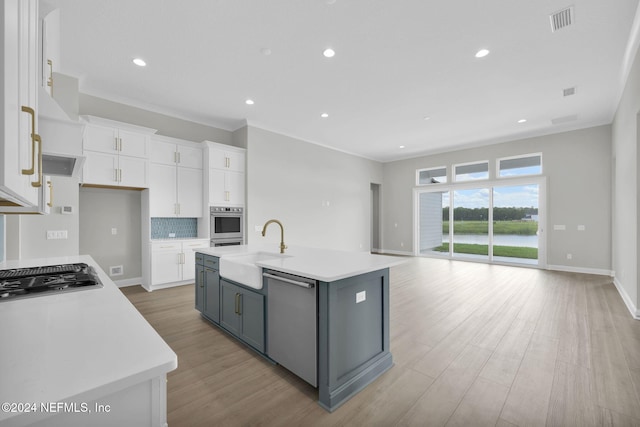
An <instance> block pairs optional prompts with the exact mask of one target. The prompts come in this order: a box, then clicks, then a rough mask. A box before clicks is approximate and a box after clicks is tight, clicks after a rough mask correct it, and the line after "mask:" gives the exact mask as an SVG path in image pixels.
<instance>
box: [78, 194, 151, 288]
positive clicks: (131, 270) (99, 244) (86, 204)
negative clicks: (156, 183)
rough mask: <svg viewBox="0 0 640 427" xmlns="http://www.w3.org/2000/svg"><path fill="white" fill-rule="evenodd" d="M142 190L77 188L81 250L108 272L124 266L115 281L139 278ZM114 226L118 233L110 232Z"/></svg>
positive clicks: (140, 266)
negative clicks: (78, 193)
mask: <svg viewBox="0 0 640 427" xmlns="http://www.w3.org/2000/svg"><path fill="white" fill-rule="evenodd" d="M141 195H142V192H141V191H136V190H111V189H105V188H90V187H82V188H81V189H80V209H79V210H80V252H81V253H83V254H90V255H91V256H92V257H93V259H95V260H96V262H97V263H98V265H100V267H101V268H102V269H103V270H104V271H105V272H106V273H107V274H109V267H112V266H118V265H122V266H123V273H124V274H123V275H121V276H113V277H112V279H113V280H115V281H119V280H128V279H137V278H140V277H142V247H141V244H142V239H141V238H140V223H141V214H140V209H141ZM112 228H115V229H116V230H117V234H115V235H114V234H112V233H111V229H112Z"/></svg>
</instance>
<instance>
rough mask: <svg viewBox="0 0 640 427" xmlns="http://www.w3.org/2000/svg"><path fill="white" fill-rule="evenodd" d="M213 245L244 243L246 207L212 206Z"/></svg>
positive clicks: (210, 209) (211, 227) (210, 210)
mask: <svg viewBox="0 0 640 427" xmlns="http://www.w3.org/2000/svg"><path fill="white" fill-rule="evenodd" d="M209 212H210V216H211V218H210V224H209V225H210V230H211V246H228V245H242V244H243V243H244V208H237V207H236V208H231V207H226V206H211V207H210V208H209Z"/></svg>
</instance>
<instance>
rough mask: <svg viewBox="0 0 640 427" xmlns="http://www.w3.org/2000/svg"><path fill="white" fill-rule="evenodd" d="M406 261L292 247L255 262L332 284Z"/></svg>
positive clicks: (251, 248)
mask: <svg viewBox="0 0 640 427" xmlns="http://www.w3.org/2000/svg"><path fill="white" fill-rule="evenodd" d="M196 252H200V253H204V254H208V255H213V256H216V257H220V258H223V257H225V256H233V255H240V254H249V253H254V252H273V253H279V249H278V247H277V245H262V244H261V245H240V246H222V247H212V248H201V249H196ZM405 261H406V259H405V258H402V257H395V256H387V255H374V254H371V253H369V252H349V251H340V250H333V249H319V248H306V247H300V246H291V247H289V248H287V249H286V250H285V253H284V256H283V257H278V258H275V259H269V260H264V261H258V262H256V265H257V266H259V267H262V268H270V269H273V270H277V271H281V272H283V273H290V274H295V275H297V276H302V277H308V278H310V279H315V280H320V281H323V282H334V281H336V280H340V279H346V278H348V277H353V276H357V275H359V274H363V273H368V272H370V271H377V270H381V269H383V268H389V267H393V266H396V265H399V264H402V263H404V262H405Z"/></svg>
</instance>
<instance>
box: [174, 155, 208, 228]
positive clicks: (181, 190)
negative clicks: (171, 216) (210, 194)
mask: <svg viewBox="0 0 640 427" xmlns="http://www.w3.org/2000/svg"><path fill="white" fill-rule="evenodd" d="M177 175H178V178H177V179H178V183H177V184H178V191H177V201H178V205H179V214H180V216H181V217H186V218H201V217H202V198H203V194H202V193H203V191H202V190H203V185H202V169H191V168H181V167H179V168H178V173H177Z"/></svg>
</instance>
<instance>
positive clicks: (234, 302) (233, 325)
mask: <svg viewBox="0 0 640 427" xmlns="http://www.w3.org/2000/svg"><path fill="white" fill-rule="evenodd" d="M238 289H239V288H238V287H237V286H235V285H233V284H231V283H229V282H227V281H226V280H224V279H220V325H221V326H222V327H224V328H225V329H226V330H228V331H229V332H231V333H233V334H234V335H238V336H239V335H240V321H241V320H242V318H241V317H240V315H239V314H238V310H237V309H238Z"/></svg>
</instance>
